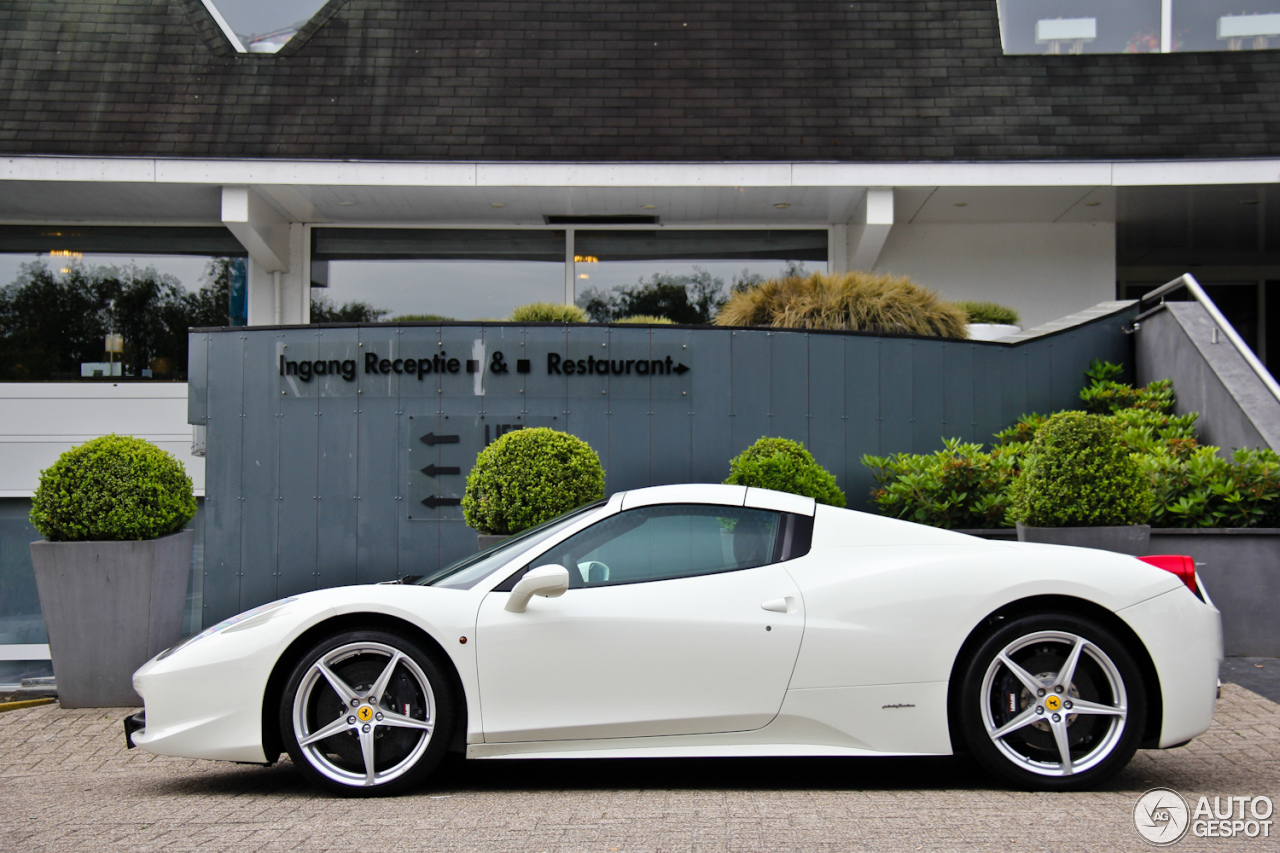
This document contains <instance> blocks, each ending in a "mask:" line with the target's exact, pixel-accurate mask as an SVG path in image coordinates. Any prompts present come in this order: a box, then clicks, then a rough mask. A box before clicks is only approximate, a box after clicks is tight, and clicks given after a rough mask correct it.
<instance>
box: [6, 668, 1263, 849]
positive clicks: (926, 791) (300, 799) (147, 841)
mask: <svg viewBox="0 0 1280 853" xmlns="http://www.w3.org/2000/svg"><path fill="white" fill-rule="evenodd" d="M128 712H129V711H128V709H123V708H122V709H107V710H102V709H83V710H66V711H64V710H61V709H59V708H58V707H57V706H42V707H38V708H29V709H22V710H17V711H11V712H8V713H4V714H0V838H3V839H4V843H5V848H6V849H10V850H23V851H25V850H58V851H66V850H75V851H86V853H92V852H93V851H166V853H171V852H172V853H183V851H193V853H195V851H199V853H207V852H208V851H236V853H244V851H250V850H252V851H281V853H297V851H307V853H312V851H315V853H325V851H344V853H349V851H351V850H356V849H377V850H431V851H445V853H450V851H480V850H483V851H508V850H509V851H522V853H524V851H533V852H534V853H537V851H544V850H545V851H551V850H557V851H592V853H614V851H616V853H638V851H654V852H655V853H658V851H662V853H667V851H689V853H693V852H694V851H697V853H706V851H721V850H723V851H734V853H739V852H740V851H771V850H786V851H793V850H804V851H806V853H808V851H818V853H825V852H826V851H831V853H836V851H851V850H868V851H877V853H896V852H897V851H915V850H931V851H932V850H941V851H987V850H997V849H1010V848H1013V847H1016V849H1018V850H1027V851H1055V853H1060V851H1062V850H1064V849H1076V850H1088V851H1103V850H1142V849H1146V844H1145V842H1144V841H1143V840H1142V839H1141V837H1140V836H1139V835H1138V834H1137V831H1136V830H1135V829H1134V826H1133V821H1132V812H1133V807H1134V804H1135V803H1136V802H1137V799H1138V797H1139V796H1140V795H1141V794H1142V793H1143V792H1145V791H1147V790H1149V789H1150V788H1153V787H1169V788H1173V789H1174V790H1176V791H1178V792H1180V793H1181V794H1182V795H1183V796H1185V797H1186V798H1187V799H1188V800H1190V801H1191V803H1192V804H1193V806H1194V804H1195V802H1196V800H1197V799H1198V797H1200V796H1201V795H1204V796H1208V797H1210V798H1212V797H1214V796H1222V797H1225V796H1257V795H1263V796H1270V797H1272V798H1273V799H1274V800H1280V705H1277V704H1276V703H1274V702H1272V701H1270V700H1268V699H1266V698H1264V697H1262V696H1260V695H1258V694H1256V693H1253V692H1251V691H1249V690H1246V689H1244V688H1243V687H1240V686H1237V685H1235V684H1227V685H1224V687H1223V693H1222V699H1221V700H1220V701H1219V703H1218V708H1217V713H1216V719H1215V722H1214V725H1213V727H1212V728H1211V729H1210V730H1209V731H1208V732H1206V733H1205V734H1204V735H1203V736H1201V737H1200V738H1197V739H1196V740H1195V741H1193V742H1192V743H1191V744H1189V745H1188V746H1185V747H1183V748H1181V749H1176V750H1168V751H1144V752H1139V753H1138V755H1137V756H1136V757H1135V758H1134V760H1133V762H1132V763H1131V764H1130V766H1129V767H1128V768H1127V769H1126V770H1125V771H1124V772H1123V773H1122V774H1121V775H1120V776H1119V777H1117V778H1116V779H1115V780H1113V781H1112V782H1111V783H1109V784H1107V785H1106V786H1104V787H1103V789H1102V790H1099V791H1090V792H1083V793H1072V794H1045V793H1027V792H1023V791H1013V790H1008V789H1006V788H1004V787H1002V786H1000V785H999V784H997V783H994V782H993V781H992V780H991V779H990V778H988V777H986V776H985V775H983V774H982V773H981V771H980V770H979V769H978V768H977V767H976V766H975V765H974V764H973V763H972V762H971V761H969V760H967V759H964V758H905V759H720V760H684V759H669V760H629V761H628V760H612V761H604V760H584V761H551V760H548V761H530V760H520V761H515V760H511V761H472V762H463V761H461V760H460V759H459V760H454V759H451V760H449V761H448V762H447V763H446V764H445V765H444V766H443V767H442V768H441V771H440V772H439V773H438V774H437V775H436V776H435V777H433V779H432V780H430V781H429V783H428V784H427V785H426V786H424V787H423V788H421V789H420V790H418V791H415V792H414V793H412V794H409V795H406V796H402V797H398V798H394V799H379V800H347V799H340V798H333V797H329V796H326V795H323V794H320V793H318V792H316V791H315V790H313V789H312V788H310V787H309V786H308V785H307V784H306V783H304V782H303V780H302V778H301V777H300V776H299V774H298V773H297V772H296V771H295V770H294V768H293V767H292V766H291V765H290V764H289V762H288V760H287V759H286V760H285V761H282V762H281V763H280V764H277V765H276V766H274V767H270V768H263V767H255V766H243V765H235V764H225V763H219V762H209V761H194V760H189V759H180V758H170V757H164V756H153V755H149V754H147V753H144V752H141V751H139V750H126V749H125V747H124V736H123V728H122V726H121V722H120V721H121V719H122V718H123V717H124V716H125V715H126V713H128ZM1277 846H1278V843H1277V842H1276V841H1275V840H1274V839H1270V840H1266V841H1264V840H1251V839H1247V838H1239V839H1229V840H1228V839H1196V838H1191V837H1187V838H1185V839H1183V841H1181V842H1180V843H1179V844H1178V845H1177V848H1176V849H1178V850H1184V849H1185V850H1259V851H1260V850H1274V849H1277Z"/></svg>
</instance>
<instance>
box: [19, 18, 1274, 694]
mask: <svg viewBox="0 0 1280 853" xmlns="http://www.w3.org/2000/svg"><path fill="white" fill-rule="evenodd" d="M1115 5H1117V4H1103V3H1096V2H1085V0H1075V2H1070V3H1068V2H1055V0H1035V2H1029V3H1022V4H1014V3H1005V2H997V0H892V2H890V1H889V0H880V1H879V2H871V1H870V0H855V2H842V3H836V2H791V3H777V2H755V0H744V2H733V3H704V2H678V3H677V2H626V0H609V2H586V0H581V2H579V0H559V1H558V2H550V1H549V0H544V1H543V2H534V0H503V2H487V0H468V2H461V0H457V1H456V2H455V0H438V2H430V3H425V2H411V0H331V2H328V3H326V4H324V5H323V7H321V8H320V9H319V10H318V11H317V13H316V14H315V16H314V17H313V18H312V19H311V20H310V21H309V22H308V23H306V24H305V25H304V26H303V27H302V28H301V29H300V30H299V31H298V32H297V33H296V34H295V35H294V36H293V37H292V38H289V39H288V40H287V41H286V42H285V43H284V44H283V46H282V47H280V49H279V50H278V51H277V52H275V53H261V52H250V51H248V50H245V48H244V45H243V44H242V43H240V42H239V40H238V39H236V38H235V37H234V35H233V34H231V33H230V32H229V30H228V29H227V28H226V27H225V25H224V22H223V21H221V20H220V17H219V16H218V15H216V14H214V11H213V9H212V7H211V5H210V4H208V3H205V2H202V0H119V2H115V3H111V4H101V3H87V2H63V3H58V4H56V6H51V4H48V3H40V2H33V0H14V2H8V3H5V4H3V6H2V7H0V83H3V86H2V87H0V91H2V92H3V95H0V273H2V274H3V275H0V279H2V282H0V283H5V284H7V283H9V282H11V281H12V282H15V283H17V282H28V281H31V280H32V277H33V276H36V275H37V274H36V273H33V272H32V271H31V268H30V266H29V265H31V264H33V263H35V264H39V265H42V266H43V268H44V269H45V270H46V272H47V274H48V275H49V276H52V277H53V278H57V277H58V276H60V275H61V276H71V275H75V273H73V272H71V270H73V269H77V268H85V269H88V268H92V269H94V270H98V269H101V268H104V267H107V266H110V265H112V264H134V265H137V266H138V267H146V266H147V265H154V266H155V267H156V269H157V270H159V271H160V275H162V276H163V275H172V276H174V277H175V280H178V281H180V283H181V285H182V287H184V288H185V289H186V290H195V289H196V288H198V287H199V286H200V284H201V282H202V280H205V279H202V276H204V277H206V278H208V277H211V276H213V275H214V273H215V272H216V270H217V267H216V264H217V263H218V261H217V259H231V262H232V263H233V264H240V265H242V269H243V279H244V284H243V292H242V296H243V311H242V318H243V320H244V321H245V322H246V323H247V324H248V325H250V326H264V325H288V324H306V323H308V322H310V321H311V320H312V319H313V318H314V317H313V311H320V309H323V310H324V311H326V312H332V311H333V310H335V309H339V308H341V307H342V306H343V305H345V304H347V303H353V302H359V303H364V304H365V306H367V307H368V308H369V309H371V310H372V311H374V312H375V313H376V312H381V313H380V314H378V316H381V317H383V318H384V319H391V318H395V317H403V316H423V315H432V316H438V317H447V318H452V319H456V320H460V321H470V320H479V319H486V318H489V319H492V318H502V317H505V316H507V315H508V314H509V313H510V311H511V309H512V308H514V307H516V306H517V305H520V304H524V303H529V302H535V301H552V302H583V301H585V300H587V299H589V298H590V297H591V296H592V295H601V294H604V295H607V294H608V293H610V292H611V291H612V289H613V288H615V287H619V286H633V285H636V284H637V283H638V282H643V281H653V280H655V279H654V277H655V276H657V277H659V279H661V280H676V281H681V282H685V283H697V282H701V286H703V287H705V288H707V289H708V290H710V291H716V290H718V291H720V292H724V291H727V290H728V288H730V287H732V286H733V284H734V283H735V282H742V281H749V280H752V279H754V278H759V277H768V276H771V275H775V274H777V273H779V272H782V271H784V270H787V269H796V268H803V269H805V270H809V271H820V270H827V271H841V270H851V269H869V270H876V271H885V272H893V273H897V274H904V275H908V276H910V277H911V278H913V279H914V280H915V281H917V282H918V283H920V284H923V285H925V286H927V287H930V288H932V289H934V290H936V291H938V292H939V293H941V294H942V295H943V296H944V297H946V298H949V299H977V300H989V301H995V302H1000V303H1004V304H1007V305H1010V306H1012V307H1014V308H1015V309H1017V310H1018V311H1019V312H1020V313H1021V315H1022V318H1023V321H1024V324H1025V325H1032V326H1034V325H1037V324H1039V323H1042V322H1044V321H1048V320H1052V319H1054V318H1056V317H1060V316H1062V315H1066V314H1071V313H1073V312H1076V311H1079V310H1082V309H1085V308H1088V307H1089V306H1092V305H1095V304H1097V303H1101V302H1105V301H1108V300H1113V299H1116V298H1117V297H1119V298H1126V297H1131V296H1133V295H1135V294H1136V293H1140V292H1142V291H1144V290H1146V289H1149V288H1150V287H1152V286H1154V285H1156V284H1159V283H1161V282H1163V281H1166V280H1168V279H1170V278H1173V277H1174V276H1176V275H1178V274H1180V273H1182V272H1185V271H1187V270H1191V271H1193V272H1194V273H1195V274H1196V275H1197V277H1198V278H1199V279H1200V280H1201V281H1202V282H1204V283H1205V284H1206V285H1207V286H1208V289H1209V290H1210V293H1211V294H1212V295H1213V296H1214V298H1215V300H1217V301H1218V303H1219V305H1220V306H1221V307H1222V308H1223V309H1224V310H1225V311H1226V313H1227V315H1228V317H1230V318H1231V319H1232V320H1233V322H1235V323H1236V325H1237V327H1238V328H1239V330H1240V331H1241V333H1242V334H1243V335H1244V337H1245V338H1246V340H1248V341H1249V343H1250V344H1251V345H1253V347H1254V349H1255V350H1257V351H1258V353H1259V354H1260V355H1261V356H1262V357H1263V358H1264V360H1266V359H1269V358H1272V357H1280V320H1277V319H1275V318H1276V316H1277V312H1278V311H1280V307H1277V306H1280V290H1278V289H1277V288H1280V284H1277V282H1280V255H1278V254H1277V248H1278V247H1280V212H1278V211H1280V194H1278V191H1277V185H1278V184H1280V141H1278V140H1280V135H1278V134H1277V131H1280V86H1278V85H1277V83H1280V54H1278V53H1276V52H1275V51H1273V50H1271V49H1270V47H1271V40H1272V39H1273V36H1272V35H1271V33H1270V30H1271V29H1276V27H1274V26H1273V25H1274V24H1275V23H1276V21H1277V20H1280V19H1277V18H1276V13H1280V4H1275V3H1268V2H1260V3H1257V4H1254V5H1256V6H1258V8H1256V9H1253V8H1250V9H1247V10H1245V9H1236V8H1235V6H1234V4H1228V3H1196V4H1191V3H1188V2H1185V0H1163V2H1161V0H1154V2H1145V3H1133V4H1123V6H1124V7H1125V10H1127V11H1123V12H1118V11H1116V10H1114V9H1112V8H1111V6H1115ZM1272 6H1276V7H1277V8H1272ZM1218 7H1221V8H1218ZM1206 10H1207V11H1206ZM1241 12H1244V13H1245V14H1239V13H1241ZM211 264H213V265H214V266H211ZM24 265H27V266H24ZM63 270H66V271H67V272H63ZM211 271H212V272H211ZM118 277H120V278H128V275H125V274H124V273H121V274H120V276H118ZM136 278H137V276H135V277H134V279H131V280H135V279H136ZM232 292H233V293H236V292H238V291H237V290H236V288H235V287H234V286H233V288H232ZM317 306H319V307H317ZM315 316H321V315H320V314H319V313H317V314H315ZM324 316H332V313H326V314H324ZM131 345H132V343H131V342H126V343H125V348H126V350H127V349H128V348H129V347H130V346H131ZM5 358H6V359H7V360H8V361H9V362H10V365H8V366H9V367H12V366H13V365H14V364H17V363H18V362H20V361H22V359H23V351H22V350H20V349H19V350H16V351H15V350H7V351H6V353H5ZM114 358H115V357H114V356H113V353H112V351H109V350H108V348H107V347H106V346H104V348H103V351H101V352H93V353H86V354H85V355H84V357H83V358H82V363H83V364H84V365H89V367H88V368H87V369H88V374H87V376H88V377H90V380H91V381H88V382H86V383H85V384H79V383H76V382H69V383H66V384H63V385H48V384H39V385H37V384H33V383H31V382H21V381H15V382H12V383H10V384H7V385H3V386H0V391H2V392H3V394H4V399H5V401H6V405H5V412H4V416H3V418H0V422H2V423H4V425H5V426H4V429H5V432H4V433H3V434H0V501H8V502H9V503H8V504H6V505H5V506H3V507H0V509H4V511H5V512H7V513H8V515H7V516H6V518H9V517H11V518H12V519H19V520H18V521H13V522H12V524H11V525H10V526H11V527H13V531H12V532H11V533H10V534H9V539H11V540H12V541H14V542H18V541H19V540H20V539H21V538H22V537H23V536H26V535H28V534H29V531H28V530H26V529H25V528H22V527H21V524H22V522H21V521H20V519H21V517H22V516H23V515H24V510H23V507H24V506H25V500H26V498H27V497H28V496H29V495H30V493H31V490H33V489H34V487H35V478H36V475H37V473H38V471H39V470H40V468H42V467H44V466H46V465H47V464H48V463H49V462H51V461H52V460H53V458H55V457H56V455H57V453H58V452H59V451H60V450H61V449H63V448H65V447H66V446H69V445H70V444H71V443H74V442H76V441H78V440H82V439H83V438H86V437H88V436H90V435H92V434H98V433H102V432H110V431H113V430H115V431H122V432H123V431H128V432H134V433H140V434H145V435H150V436H153V437H155V438H157V439H158V440H160V441H162V442H168V443H169V444H171V445H173V447H174V448H175V449H179V450H185V447H186V443H187V440H186V437H185V436H186V432H187V430H188V426H187V422H186V420H185V415H184V414H183V413H182V412H181V411H179V407H178V406H176V405H175V404H174V403H173V401H174V400H178V399H181V398H182V397H184V396H185V393H186V392H185V387H184V386H182V385H181V380H182V378H183V376H182V372H181V371H180V370H177V369H174V368H173V366H172V365H161V362H162V361H163V359H151V358H148V359H142V360H139V357H138V356H137V355H136V353H135V355H134V361H133V363H132V364H129V363H126V369H127V371H128V373H127V374H126V373H125V372H123V371H122V372H121V374H120V375H119V382H110V381H103V379H99V380H97V381H96V382H95V381H92V375H93V372H94V370H95V368H94V367H93V365H95V364H103V363H105V364H106V365H107V367H106V368H105V372H104V371H102V370H99V372H100V373H101V374H102V376H103V378H104V379H108V380H110V379H114V377H115V375H116V374H115V373H114V371H115V370H116V369H118V367H119V365H115V364H114ZM163 367H167V368H168V369H167V370H166V369H163ZM148 374H149V377H150V378H148ZM5 375H6V376H10V377H11V378H14V379H22V378H23V376H22V375H20V374H14V373H6V374H5ZM161 376H164V377H168V378H169V379H170V380H174V382H176V383H177V384H166V383H163V382H161V381H160V379H159V377H161ZM147 388H150V389H151V390H146V389H147ZM130 395H135V396H137V395H141V396H142V397H145V398H147V399H154V400H157V401H160V402H156V403H155V404H154V405H155V406H156V407H158V410H162V411H164V412H165V413H166V414H164V415H163V416H157V417H156V418H155V419H151V418H148V419H147V423H146V424H145V425H140V424H137V423H134V420H136V418H137V416H138V415H139V413H140V412H142V411H143V409H141V408H139V407H138V406H137V405H136V404H133V403H130V402H129V400H130V399H132V397H130ZM163 401H169V402H163ZM131 418H132V419H134V420H131ZM140 427H142V428H140ZM182 455H183V456H184V459H186V460H187V461H188V465H189V467H194V469H195V473H196V477H197V485H198V487H200V488H202V487H203V480H202V477H203V469H202V467H201V462H200V460H199V459H198V458H193V457H189V456H186V454H185V452H184V453H183V454H182ZM14 525H17V526H16V527H14ZM6 529H8V528H6ZM11 551H12V552H13V553H15V554H18V555H19V556H16V557H13V558H12V560H16V561H20V560H21V559H22V558H21V551H22V548H21V547H17V546H15V547H14V548H9V549H8V550H6V551H5V553H6V554H9V553H10V552H11ZM5 559H6V560H10V558H9V557H6V558H5ZM9 571H10V574H15V575H16V574H20V573H21V571H23V569H21V568H20V567H19V568H12V569H10V570H9ZM14 583H18V584H20V583H21V581H15V582H14ZM8 600H9V601H19V600H23V601H26V600H27V599H24V598H22V597H21V596H16V595H11V596H9V597H8ZM14 606H15V607H18V609H21V606H18V605H14ZM22 606H25V607H26V608H27V610H30V605H29V603H28V604H26V605H22ZM30 617H32V614H31V613H26V614H25V615H24V614H22V613H4V614H0V619H4V618H8V619H10V620H16V621H12V622H11V624H18V623H19V622H21V620H22V619H26V622H22V624H24V625H28V626H30V625H38V620H36V621H35V622H32V621H31V618H30ZM33 631H34V633H33ZM24 632H25V633H24ZM39 633H40V632H39V629H38V627H37V628H35V629H30V630H28V629H23V631H18V630H17V629H14V630H12V631H9V632H8V633H6V632H5V630H4V629H0V643H3V642H6V638H7V642H8V643H9V644H10V645H15V646H17V645H21V646H24V647H26V646H38V645H39V640H40V637H39V636H38V635H39ZM30 653H31V652H29V651H24V652H11V653H10V655H11V656H12V655H17V654H30ZM3 680H4V679H3V678H0V681H3Z"/></svg>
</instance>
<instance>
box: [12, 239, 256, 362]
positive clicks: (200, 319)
mask: <svg viewBox="0 0 1280 853" xmlns="http://www.w3.org/2000/svg"><path fill="white" fill-rule="evenodd" d="M244 264H245V258H244V248H243V247H241V246H240V244H239V243H238V242H237V241H236V239H235V238H234V237H233V236H232V235H231V233H230V232H229V231H227V230H226V229H225V228H141V227H139V228H131V227H83V226H23V225H9V226H0V381H8V382H27V381H35V382H50V381H56V382H66V381H71V380H76V379H93V378H101V379H112V378H115V377H120V378H131V379H172V380H184V379H186V375H187V354H188V353H187V329H188V328H189V327H192V326H226V325H231V324H232V319H231V304H232V298H231V296H232V293H233V292H234V290H235V288H234V284H233V280H238V281H239V282H240V283H241V285H243V281H244V274H243V269H244ZM232 268H234V269H236V270H239V273H240V274H239V278H238V279H236V277H235V276H233V275H232V274H231V270H232ZM241 296H242V298H241V301H240V304H241V306H243V287H241Z"/></svg>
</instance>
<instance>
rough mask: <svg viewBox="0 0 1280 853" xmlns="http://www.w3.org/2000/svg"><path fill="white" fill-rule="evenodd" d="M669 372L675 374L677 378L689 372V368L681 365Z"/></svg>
mask: <svg viewBox="0 0 1280 853" xmlns="http://www.w3.org/2000/svg"><path fill="white" fill-rule="evenodd" d="M671 370H672V371H673V372H675V374H676V375H677V376H683V375H684V374H686V373H688V372H689V368H688V367H686V366H685V365H683V364H677V365H676V366H675V367H673V368H671Z"/></svg>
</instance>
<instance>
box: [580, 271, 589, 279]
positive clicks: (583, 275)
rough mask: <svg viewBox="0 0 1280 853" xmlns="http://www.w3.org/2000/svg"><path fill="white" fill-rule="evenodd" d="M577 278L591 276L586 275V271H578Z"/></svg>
mask: <svg viewBox="0 0 1280 853" xmlns="http://www.w3.org/2000/svg"><path fill="white" fill-rule="evenodd" d="M578 278H583V279H586V278H591V276H589V275H587V274H586V273H584V272H580V273H578Z"/></svg>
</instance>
